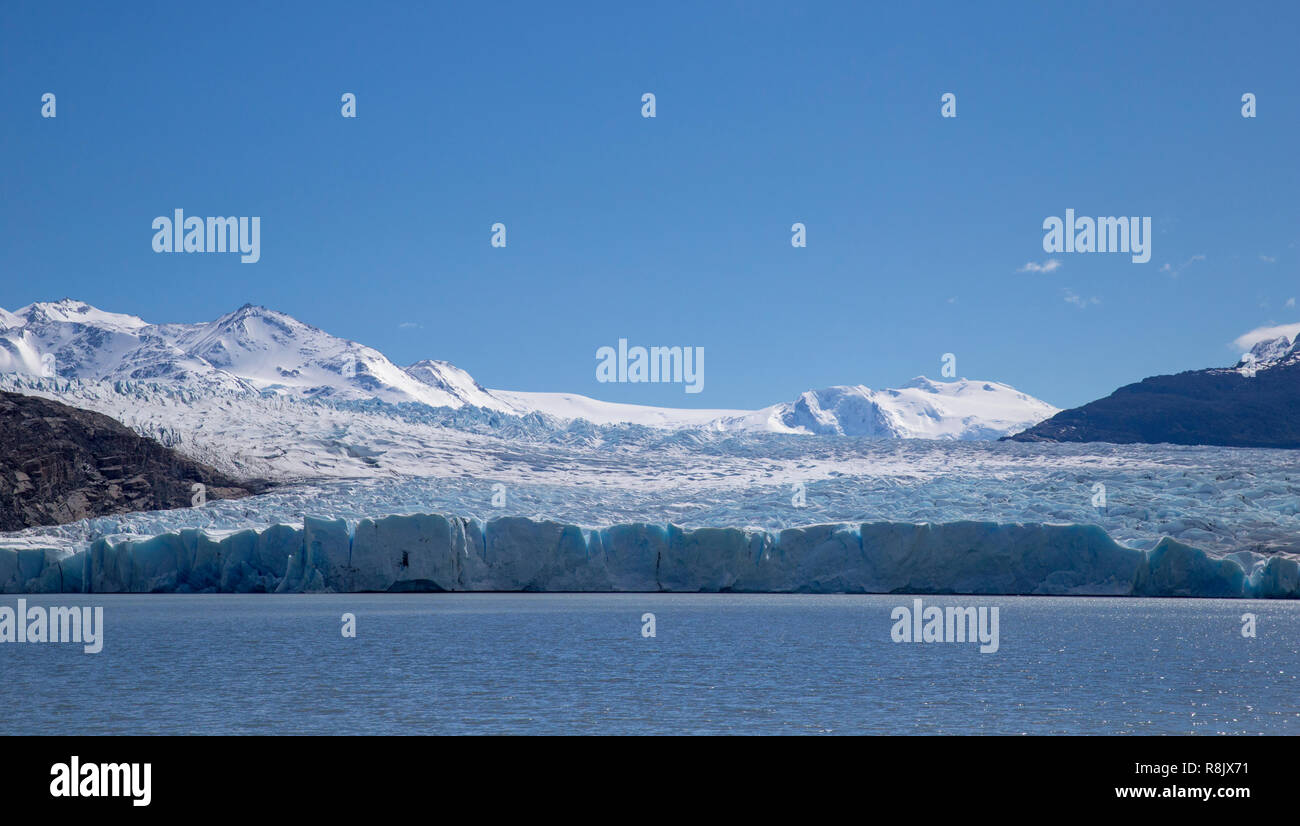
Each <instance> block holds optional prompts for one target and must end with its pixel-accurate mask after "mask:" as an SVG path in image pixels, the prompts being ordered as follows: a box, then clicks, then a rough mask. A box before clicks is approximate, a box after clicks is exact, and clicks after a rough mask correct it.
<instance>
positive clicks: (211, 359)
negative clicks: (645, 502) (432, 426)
mask: <svg viewBox="0 0 1300 826" xmlns="http://www.w3.org/2000/svg"><path fill="white" fill-rule="evenodd" d="M0 373H26V374H31V375H36V376H47V377H52V376H59V377H63V378H76V379H80V380H82V381H91V382H95V381H100V382H103V381H108V382H115V381H133V382H157V383H161V384H164V385H169V386H175V387H179V388H182V389H184V390H189V391H195V392H217V393H221V394H230V393H234V394H248V395H271V396H288V397H294V398H299V399H330V400H337V401H354V400H362V401H364V400H372V399H377V400H379V401H384V402H393V403H400V402H416V403H421V404H425V405H428V406H430V407H450V408H460V407H464V406H467V405H468V406H473V407H480V408H485V409H487V410H492V411H498V412H502V413H508V414H512V415H525V414H529V413H541V414H545V415H547V416H550V417H552V418H554V419H556V420H559V421H560V422H567V421H573V420H578V419H585V420H587V421H590V422H592V423H594V424H600V425H604V424H639V425H645V426H649V427H656V428H666V429H700V428H703V429H708V430H714V431H722V432H736V431H740V432H765V433H810V434H823V435H825V434H833V435H847V436H860V437H867V438H876V439H900V438H901V439H907V438H921V439H992V438H997V437H999V436H1005V435H1008V434H1010V433H1016V432H1019V431H1021V430H1023V429H1025V428H1027V427H1029V426H1031V425H1033V424H1036V423H1037V422H1039V421H1042V420H1043V419H1046V418H1048V417H1049V416H1051V415H1053V414H1054V413H1056V412H1057V410H1056V408H1053V407H1052V406H1051V405H1048V404H1046V403H1044V402H1042V401H1039V400H1038V399H1035V398H1033V397H1031V396H1028V395H1026V394H1024V393H1021V392H1019V391H1017V390H1015V389H1014V388H1012V387H1009V386H1007V385H1005V384H997V383H993V382H978V381H968V380H966V379H961V380H959V381H952V382H935V381H931V380H929V379H926V378H924V377H919V378H916V379H914V380H913V381H911V382H909V383H908V384H907V385H906V386H904V387H902V388H900V389H897V390H890V389H886V390H872V389H870V388H867V387H863V386H861V385H858V386H852V387H848V386H845V387H830V388H827V389H824V390H815V391H808V392H806V393H803V394H802V395H800V396H799V398H798V399H796V400H794V401H793V402H785V403H781V404H777V405H773V406H771V407H767V408H763V409H762V410H755V411H748V410H704V409H692V410H679V409H674V408H663V407H650V406H644V405H632V404H617V403H612V402H603V401H598V400H596V399H590V398H587V397H585V396H579V395H576V394H571V393H528V392H515V391H507V390H488V389H486V388H484V387H483V386H482V385H481V384H479V383H478V382H477V381H475V380H474V378H473V377H472V376H470V375H469V374H468V373H466V372H465V371H464V370H461V369H460V368H458V367H456V366H455V365H452V364H449V363H448V362H445V361H435V360H424V361H419V362H416V363H415V364H412V365H410V366H409V367H405V368H403V367H399V366H398V365H396V364H394V363H393V362H391V361H389V360H388V358H386V357H385V356H384V354H383V353H380V352H379V351H378V350H375V349H373V348H370V347H366V346H364V345H362V344H358V343H356V342H354V341H349V340H347V339H343V338H339V337H337V336H333V335H330V334H329V333H326V332H324V331H322V330H319V329H317V328H315V327H312V326H311V325H309V324H305V323H303V322H301V321H299V320H297V319H295V318H293V317H292V316H289V315H286V314H284V313H281V312H277V311H275V310H268V309H266V308H265V307H257V306H253V305H251V304H248V305H245V306H243V307H240V308H239V309H238V310H235V311H234V312H231V313H227V314H226V315H223V316H221V317H220V318H218V319H216V320H214V321H210V322H206V323H200V324H151V323H149V322H147V321H145V320H143V319H141V318H138V317H136V316H132V315H122V314H117V313H108V312H104V311H102V310H99V309H97V308H95V307H92V306H90V305H89V304H85V303H83V302H79V301H73V300H71V299H64V300H62V301H58V302H53V303H36V304H31V305H28V306H26V307H23V308H22V309H20V310H17V311H15V312H12V313H11V312H7V311H5V310H0Z"/></svg>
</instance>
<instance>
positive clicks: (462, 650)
mask: <svg viewBox="0 0 1300 826" xmlns="http://www.w3.org/2000/svg"><path fill="white" fill-rule="evenodd" d="M17 600H18V598H17V597H13V596H7V597H3V598H0V606H6V605H7V606H10V607H11V608H12V607H15V606H16V605H17ZM925 600H926V603H925V604H926V605H940V606H948V605H963V606H964V605H984V606H997V607H998V608H999V620H1000V622H999V643H1000V645H999V650H998V651H997V652H996V653H991V654H981V653H980V652H979V650H978V647H977V646H976V645H972V644H961V643H953V644H943V643H895V642H893V641H892V640H891V636H890V629H891V627H892V626H893V622H892V620H891V618H890V613H891V611H892V609H893V608H894V607H896V606H903V605H906V606H911V604H912V598H910V597H902V596H762V595H719V594H709V595H660V594H595V595H593V594H586V595H566V594H429V595H423V594H421V595H414V594H413V595H392V594H385V595H367V594H358V595H282V596H271V595H246V596H240V595H201V596H194V595H183V596H173V595H140V596H128V595H123V596H110V595H85V596H81V597H75V598H74V597H67V596H65V597H63V598H50V597H32V598H29V603H30V604H32V605H37V604H39V605H72V604H77V605H84V604H89V605H102V606H103V607H104V623H105V641H104V648H103V651H102V652H101V653H99V654H96V655H89V654H85V653H83V652H82V649H81V646H77V645H52V644H31V643H28V644H20V643H3V644H0V675H3V678H2V679H0V732H3V733H4V734H19V733H33V734H74V733H77V734H80V733H88V734H98V733H158V734H189V733H198V734H221V733H236V734H261V733H296V734H335V733H338V734H459V733H493V734H496V733H525V734H575V733H601V734H648V733H755V734H759V733H762V734H817V733H837V734H856V733H927V734H939V733H997V734H1014V733H1021V732H1025V733H1031V734H1053V733H1068V734H1084V733H1107V734H1121V733H1176V734H1183V733H1190V734H1215V733H1225V732H1226V733H1251V734H1253V733H1272V734H1297V733H1300V682H1298V681H1297V674H1300V603H1296V602H1280V601H1240V600H1154V599H1151V600H1149V599H1101V598H1029V597H1000V598H971V597H927V598H925ZM647 612H649V613H653V614H654V615H655V626H656V628H655V630H656V636H655V637H653V638H647V637H644V636H643V635H642V628H643V620H642V617H643V615H644V614H646V613H647ZM344 613H352V614H354V615H355V616H356V624H357V636H356V638H355V639H348V638H344V637H343V636H342V634H341V633H340V631H341V628H342V623H341V616H342V615H343V614H344ZM1244 613H1253V614H1255V615H1256V617H1257V620H1256V625H1257V636H1256V637H1255V638H1253V639H1251V638H1245V637H1243V636H1242V626H1243V623H1242V620H1241V616H1242V614H1244Z"/></svg>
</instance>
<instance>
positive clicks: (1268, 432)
mask: <svg viewBox="0 0 1300 826" xmlns="http://www.w3.org/2000/svg"><path fill="white" fill-rule="evenodd" d="M1249 355H1250V356H1251V357H1252V358H1243V359H1241V360H1240V361H1238V362H1237V363H1236V364H1235V365H1233V366H1232V367H1210V368H1206V369H1204V370H1188V371H1186V372H1183V373H1177V374H1174V375H1166V376H1150V377H1148V378H1145V379H1143V380H1142V381H1140V382H1136V383H1134V384H1128V385H1125V386H1123V387H1121V388H1119V389H1118V390H1116V391H1115V392H1114V393H1111V394H1110V395H1109V396H1106V397H1105V398H1101V399H1096V400H1095V401H1091V402H1088V403H1087V404H1085V405H1082V406H1080V407H1075V408H1072V409H1070V410H1062V411H1061V412H1059V413H1057V414H1056V415H1054V416H1052V418H1050V419H1047V420H1046V421H1042V422H1039V423H1038V424H1036V425H1034V426H1033V427H1030V428H1028V429H1027V430H1025V431H1024V432H1021V433H1017V434H1015V435H1014V436H1012V437H1010V438H1012V439H1015V440H1016V441H1022V442H1034V441H1048V442H1114V443H1116V444H1134V443H1144V444H1160V443H1164V442H1167V443H1169V444H1177V445H1221V446H1225V447H1254V448H1287V449H1300V419H1297V418H1296V415H1295V411H1296V409H1297V407H1300V335H1297V336H1296V340H1293V339H1291V338H1289V337H1287V336H1281V337H1277V338H1272V339H1268V340H1265V341H1260V342H1258V343H1257V344H1255V346H1254V347H1252V348H1251V350H1250V353H1249Z"/></svg>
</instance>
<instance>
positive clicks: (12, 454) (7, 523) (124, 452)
mask: <svg viewBox="0 0 1300 826" xmlns="http://www.w3.org/2000/svg"><path fill="white" fill-rule="evenodd" d="M195 484H202V485H203V486H204V487H205V491H204V495H205V496H206V498H207V499H238V498H241V497H244V496H248V495H250V494H254V493H259V492H261V491H262V490H264V489H265V488H266V487H267V486H266V484H265V483H262V482H237V481H235V480H232V479H230V478H229V477H227V476H225V475H223V474H221V473H219V472H218V471H216V470H214V469H213V468H210V467H208V466H206V465H203V464H200V463H198V462H195V461H192V460H190V459H186V458H185V457H183V456H181V455H180V454H179V453H177V452H176V451H174V450H171V449H170V448H166V447H163V446H162V445H161V444H158V443H157V442H155V441H153V440H151V439H145V438H143V437H141V436H138V435H136V434H135V433H134V432H133V431H131V430H130V429H128V428H127V427H125V426H123V425H122V424H120V423H119V422H117V421H115V420H113V419H110V418H109V417H108V416H104V415H102V414H99V413H92V412H91V411H88V410H80V409H78V408H75V407H69V406H68V405H65V404H61V403H59V402H56V401H51V400H49V399H43V398H39V397H37V396H24V395H22V394H19V393H6V392H0V531H13V530H20V529H22V528H29V527H34V526H37V525H61V524H63V523H65V522H74V521H76V520H78V519H85V518H87V517H92V516H105V515H109V514H116V513H129V512H132V511H144V510H166V509H171V508H187V507H191V505H192V503H193V497H194V493H193V492H192V486H193V485H195Z"/></svg>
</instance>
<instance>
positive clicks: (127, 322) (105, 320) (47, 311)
mask: <svg viewBox="0 0 1300 826" xmlns="http://www.w3.org/2000/svg"><path fill="white" fill-rule="evenodd" d="M5 315H6V316H9V317H11V318H18V319H21V320H22V322H23V324H26V325H31V326H33V327H44V326H48V325H51V324H74V325H83V326H87V327H94V328H97V329H101V330H106V331H109V332H115V333H130V332H134V331H136V330H139V329H140V328H142V327H147V326H148V323H147V322H146V321H145V320H144V319H141V318H137V317H135V316H133V315H122V314H120V313H106V312H104V311H103V310H100V309H97V308H95V307H92V306H90V305H89V304H87V303H85V302H83V301H73V300H72V299H71V298H64V299H62V300H60V301H53V302H46V301H39V302H36V303H34V304H28V305H27V306H26V307H23V308H22V309H20V310H18V311H16V312H14V313H5ZM6 326H17V325H6Z"/></svg>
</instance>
